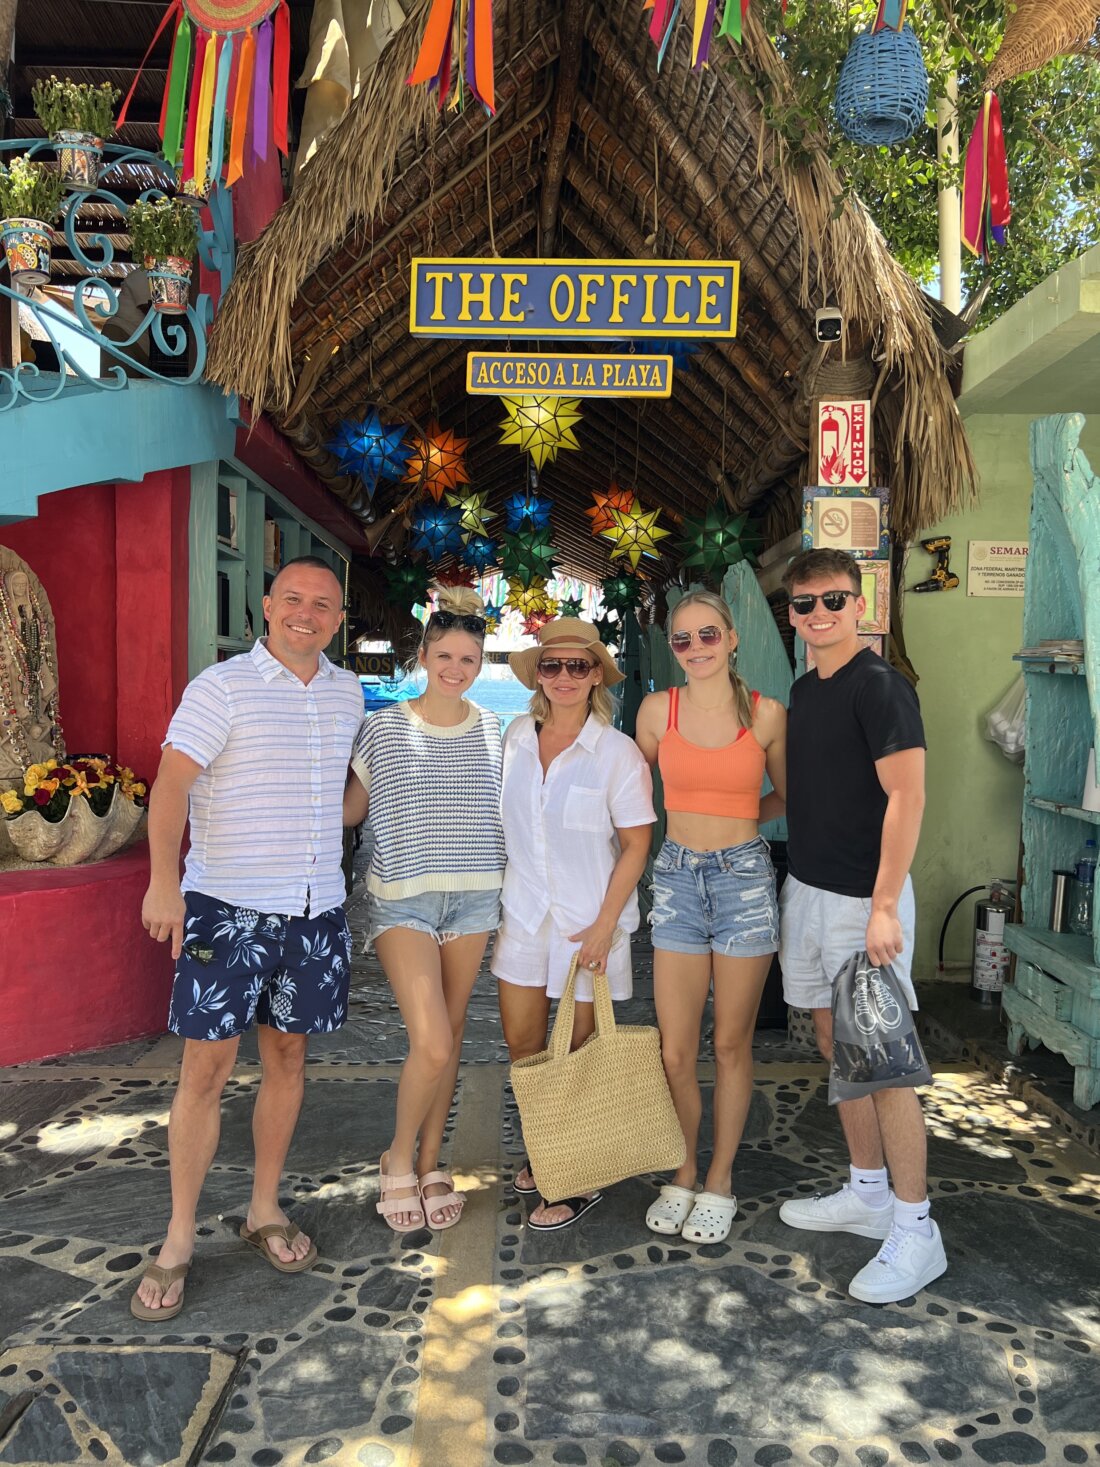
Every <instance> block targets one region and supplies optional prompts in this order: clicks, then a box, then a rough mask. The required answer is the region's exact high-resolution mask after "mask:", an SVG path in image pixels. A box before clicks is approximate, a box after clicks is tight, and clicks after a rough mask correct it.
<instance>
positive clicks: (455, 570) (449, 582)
mask: <svg viewBox="0 0 1100 1467" xmlns="http://www.w3.org/2000/svg"><path fill="white" fill-rule="evenodd" d="M435 581H436V585H438V586H469V587H471V588H472V587H473V584H474V573H473V571H472V570H471V569H470V567H469V566H468V565H460V564H454V565H452V566H450V567H449V569H447V570H441V571H436V573H435Z"/></svg>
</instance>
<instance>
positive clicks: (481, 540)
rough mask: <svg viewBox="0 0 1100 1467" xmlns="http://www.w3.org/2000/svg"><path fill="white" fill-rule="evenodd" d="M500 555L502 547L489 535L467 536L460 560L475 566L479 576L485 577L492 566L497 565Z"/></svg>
mask: <svg viewBox="0 0 1100 1467" xmlns="http://www.w3.org/2000/svg"><path fill="white" fill-rule="evenodd" d="M499 554H500V546H499V545H498V544H497V542H496V541H495V540H492V539H490V538H489V536H488V535H467V536H466V544H465V545H464V546H463V547H462V550H461V553H460V556H459V559H460V560H461V561H462V562H463V564H465V565H469V566H473V568H474V570H476V571H477V573H478V575H481V576H483V575H484V574H485V572H486V571H487V570H488V569H489V567H490V566H491V565H495V564H496V559H497V556H498V555H499Z"/></svg>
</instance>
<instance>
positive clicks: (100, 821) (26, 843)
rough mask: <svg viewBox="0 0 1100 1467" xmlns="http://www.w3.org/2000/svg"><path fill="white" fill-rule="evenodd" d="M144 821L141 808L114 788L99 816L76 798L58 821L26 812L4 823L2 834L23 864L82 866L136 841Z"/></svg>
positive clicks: (35, 812) (101, 858)
mask: <svg viewBox="0 0 1100 1467" xmlns="http://www.w3.org/2000/svg"><path fill="white" fill-rule="evenodd" d="M144 821H145V811H144V810H143V809H142V807H141V806H140V805H135V804H134V803H133V801H132V800H128V799H127V798H126V796H125V795H122V794H120V793H119V790H118V787H117V785H116V786H115V788H114V789H113V790H112V791H111V803H110V804H109V805H108V807H107V810H106V813H105V814H103V815H95V814H93V812H92V807H91V805H90V804H89V803H88V801H87V800H86V799H85V798H83V796H80V795H78V796H76V797H75V798H74V799H71V800H70V801H69V808H68V809H67V810H66V811H65V814H64V817H63V818H62V819H61V820H56V821H52V822H51V821H49V820H44V819H43V818H42V816H41V815H39V813H38V812H37V810H28V811H27V812H26V814H24V815H19V816H17V817H16V819H14V820H8V821H5V823H4V833H5V835H7V836H8V838H9V840H10V841H11V844H12V846H13V847H14V849H15V850H16V852H17V853H18V854H19V855H20V856H22V858H23V860H24V861H42V862H48V863H49V864H50V865H52V866H82V865H90V864H91V863H92V862H93V861H102V860H104V859H105V858H106V857H107V856H113V855H114V854H115V852H116V851H120V850H122V848H123V846H126V845H129V844H130V842H131V841H134V840H137V839H138V837H139V836H140V834H141V831H142V829H143V826H144Z"/></svg>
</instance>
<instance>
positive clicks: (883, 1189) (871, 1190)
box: [848, 1166, 890, 1207]
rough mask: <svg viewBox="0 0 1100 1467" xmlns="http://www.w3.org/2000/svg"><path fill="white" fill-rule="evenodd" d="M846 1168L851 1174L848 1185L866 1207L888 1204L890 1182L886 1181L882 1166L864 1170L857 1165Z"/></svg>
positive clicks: (884, 1169)
mask: <svg viewBox="0 0 1100 1467" xmlns="http://www.w3.org/2000/svg"><path fill="white" fill-rule="evenodd" d="M848 1170H849V1171H850V1172H851V1174H852V1180H851V1182H850V1183H849V1184H848V1185H849V1186H850V1187H851V1189H852V1191H853V1192H854V1193H855V1194H856V1196H857V1197H858V1198H859V1200H860V1201H861V1202H862V1203H864V1204H865V1205H866V1206H867V1207H886V1206H888V1205H889V1202H890V1183H889V1182H888V1181H887V1178H886V1168H885V1167H884V1166H881V1167H876V1168H875V1169H874V1170H873V1171H865V1170H864V1169H863V1168H862V1167H858V1166H850V1167H849V1168H848Z"/></svg>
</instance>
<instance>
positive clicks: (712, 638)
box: [668, 627, 725, 652]
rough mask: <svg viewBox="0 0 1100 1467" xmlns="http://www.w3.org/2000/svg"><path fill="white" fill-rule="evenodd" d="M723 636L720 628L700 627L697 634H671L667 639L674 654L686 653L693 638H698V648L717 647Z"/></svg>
mask: <svg viewBox="0 0 1100 1467" xmlns="http://www.w3.org/2000/svg"><path fill="white" fill-rule="evenodd" d="M724 636H725V631H724V629H723V628H722V627H700V628H699V630H698V631H697V632H673V633H672V635H671V636H670V637H669V639H668V645H669V646H670V647H671V648H672V650H673V651H674V652H686V651H687V650H688V648H689V647H690V646H691V643H692V638H693V637H698V638H699V645H700V647H717V645H718V643H719V642H720V641H721V640H722V638H723V637H724Z"/></svg>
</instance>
